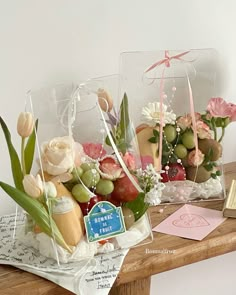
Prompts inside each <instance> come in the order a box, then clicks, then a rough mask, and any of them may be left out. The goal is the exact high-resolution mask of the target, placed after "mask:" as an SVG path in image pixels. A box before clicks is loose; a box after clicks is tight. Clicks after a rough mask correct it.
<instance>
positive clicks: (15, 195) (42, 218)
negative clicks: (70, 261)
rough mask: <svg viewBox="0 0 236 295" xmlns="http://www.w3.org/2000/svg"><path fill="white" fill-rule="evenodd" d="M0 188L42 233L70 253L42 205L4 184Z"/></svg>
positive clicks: (0, 184)
mask: <svg viewBox="0 0 236 295" xmlns="http://www.w3.org/2000/svg"><path fill="white" fill-rule="evenodd" d="M0 186H1V187H2V189H3V190H4V191H5V192H6V193H7V194H8V195H9V196H10V197H11V198H12V199H13V200H14V201H15V202H16V203H17V204H18V205H19V206H20V207H21V208H23V209H24V210H25V211H26V212H27V213H28V214H29V215H30V216H31V217H32V219H33V220H34V221H35V222H36V224H37V225H38V226H39V227H40V228H41V230H42V231H43V232H44V233H46V234H47V235H49V236H50V237H53V238H55V241H56V242H57V243H58V244H59V245H60V246H62V247H63V248H65V249H66V250H68V251H69V252H71V249H70V247H69V246H68V245H67V244H66V242H65V240H64V238H63V236H62V234H61V232H60V231H59V229H58V227H57V225H56V223H55V222H54V220H53V219H52V218H51V216H50V215H49V214H48V211H47V210H46V208H45V207H44V206H43V204H42V203H40V202H39V201H37V200H36V199H33V198H31V197H29V196H28V195H27V194H25V193H23V192H22V191H20V190H19V189H17V188H14V187H12V186H10V185H8V184H6V183H4V182H1V181H0Z"/></svg>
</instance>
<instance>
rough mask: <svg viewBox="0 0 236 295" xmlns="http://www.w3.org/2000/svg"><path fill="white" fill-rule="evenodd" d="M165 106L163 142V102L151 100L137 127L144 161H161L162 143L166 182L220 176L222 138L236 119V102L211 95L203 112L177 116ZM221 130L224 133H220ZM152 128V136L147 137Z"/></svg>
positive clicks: (200, 180) (197, 180)
mask: <svg viewBox="0 0 236 295" xmlns="http://www.w3.org/2000/svg"><path fill="white" fill-rule="evenodd" d="M162 109H163V114H162V117H163V130H162V132H163V136H162V142H160V103H158V102H154V103H148V104H147V106H145V107H144V108H143V110H142V116H143V121H144V122H145V123H146V124H142V125H140V126H142V128H140V126H139V127H138V128H137V129H136V132H137V137H138V139H139V146H140V152H141V157H142V158H143V159H144V163H145V164H146V163H147V157H149V158H148V162H149V163H153V164H154V166H155V163H157V164H158V161H157V159H158V157H159V150H160V145H162V153H161V159H160V158H159V162H161V167H162V170H163V172H162V174H161V175H162V181H163V182H170V181H184V180H190V181H193V182H196V183H202V182H206V181H207V180H209V179H210V178H217V177H218V176H220V173H221V172H220V170H219V169H218V168H217V167H218V160H219V159H220V158H221V156H222V145H221V141H222V139H223V136H224V132H225V128H226V127H227V125H228V124H229V123H230V122H233V121H235V120H236V105H234V104H232V103H227V102H225V101H224V100H223V99H222V98H211V99H210V100H209V102H208V105H207V110H206V112H204V113H203V114H200V113H195V114H194V118H193V116H192V115H191V114H186V115H184V116H179V117H177V116H176V115H175V114H174V113H173V112H172V111H168V108H167V106H166V105H163V106H162ZM219 129H221V136H218V133H219ZM147 131H148V136H147Z"/></svg>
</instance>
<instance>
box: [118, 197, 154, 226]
mask: <svg viewBox="0 0 236 295" xmlns="http://www.w3.org/2000/svg"><path fill="white" fill-rule="evenodd" d="M144 198H145V193H139V194H138V196H137V198H136V199H135V200H134V201H130V202H127V203H125V204H124V206H125V207H127V208H129V209H130V210H132V211H133V213H134V218H135V221H137V220H138V219H139V218H140V217H142V216H143V214H144V213H145V212H146V211H147V209H148V207H149V205H148V204H146V203H145V202H144Z"/></svg>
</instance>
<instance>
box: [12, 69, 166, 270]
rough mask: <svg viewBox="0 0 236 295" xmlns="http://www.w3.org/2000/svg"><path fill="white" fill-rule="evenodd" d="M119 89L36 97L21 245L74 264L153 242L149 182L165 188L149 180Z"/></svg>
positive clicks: (94, 82)
mask: <svg viewBox="0 0 236 295" xmlns="http://www.w3.org/2000/svg"><path fill="white" fill-rule="evenodd" d="M118 85H119V79H118V76H117V75H114V76H109V77H102V78H98V79H91V80H89V81H87V82H86V83H81V84H80V85H74V84H69V85H68V84H58V85H55V86H53V87H44V88H42V89H39V90H37V91H30V92H29V93H28V99H27V104H26V109H27V111H28V114H29V113H30V114H31V116H32V118H33V119H34V121H35V128H34V131H33V132H32V133H31V135H30V136H29V137H28V138H27V141H25V142H24V144H23V147H24V157H23V158H22V163H23V162H24V163H25V164H26V169H25V170H24V169H23V170H24V175H23V181H22V182H23V189H22V192H19V191H18V192H19V193H20V195H21V196H22V200H23V202H22V201H19V202H17V203H18V204H19V205H20V208H21V209H23V210H21V209H19V207H18V211H21V213H23V214H24V215H25V217H24V218H23V219H24V220H25V224H24V226H22V228H21V230H19V234H18V236H17V240H19V241H20V242H21V243H23V244H24V245H25V246H26V247H28V252H29V253H30V252H31V254H32V253H34V251H37V252H38V253H40V254H41V255H42V257H48V258H52V260H54V261H55V260H56V262H57V264H58V265H59V264H60V263H69V264H70V263H73V262H74V261H82V260H86V259H91V258H92V257H94V256H95V255H97V254H100V253H107V252H112V251H114V250H117V249H122V248H124V249H126V248H130V247H134V246H137V245H140V244H145V243H149V242H151V241H152V230H151V225H150V221H149V217H148V214H147V213H146V210H147V209H148V202H146V199H145V197H146V196H145V193H144V190H143V187H142V183H143V182H145V181H147V179H148V181H149V183H148V185H149V186H154V185H155V186H158V188H159V189H161V185H160V186H159V183H158V180H159V174H157V173H156V172H155V171H154V170H152V169H150V170H149V171H146V172H145V173H146V174H143V171H142V169H141V164H140V163H141V161H140V157H139V152H138V149H137V145H136V140H135V132H134V130H133V124H132V122H131V120H129V119H128V109H127V101H126V99H123V101H122V103H121V105H119V107H118V108H117V109H116V110H115V107H114V105H115V103H116V102H117V101H119V100H118V94H119V91H118ZM117 116H119V118H120V119H119V120H118V121H116V122H115V120H116V119H118V117H117ZM127 120H128V121H127ZM117 124H118V125H117ZM122 124H123V125H122ZM127 124H128V125H127ZM114 126H116V127H118V129H119V138H120V142H119V145H118V142H117V138H118V137H117V136H118V134H117V136H116V138H115V137H114V133H112V132H113V131H114ZM127 127H128V128H127ZM122 128H123V129H122ZM118 129H117V130H118ZM127 132H129V142H127V141H126V140H127ZM33 150H34V151H35V152H34V157H33ZM29 155H30V157H29ZM151 178H154V182H153V183H151ZM22 211H23V212H22ZM17 215H18V216H22V214H20V213H19V212H18V214H17ZM31 247H32V248H31ZM29 249H32V251H30V250H29ZM50 261H51V260H50V259H49V260H48V263H49V264H50Z"/></svg>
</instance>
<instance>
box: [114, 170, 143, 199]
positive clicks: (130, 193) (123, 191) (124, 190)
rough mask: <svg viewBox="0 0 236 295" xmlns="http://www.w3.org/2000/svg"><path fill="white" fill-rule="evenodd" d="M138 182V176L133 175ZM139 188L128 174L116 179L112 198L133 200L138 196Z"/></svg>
mask: <svg viewBox="0 0 236 295" xmlns="http://www.w3.org/2000/svg"><path fill="white" fill-rule="evenodd" d="M133 178H134V180H135V181H136V182H137V183H138V179H137V177H135V176H133ZM138 193H139V192H138V190H137V189H136V188H135V186H134V185H133V184H132V182H131V181H130V179H129V178H128V176H127V175H125V176H124V177H122V178H119V179H117V180H116V181H114V190H113V192H112V193H111V198H112V199H114V200H116V201H119V202H128V201H133V200H135V199H136V197H137V196H138Z"/></svg>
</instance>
